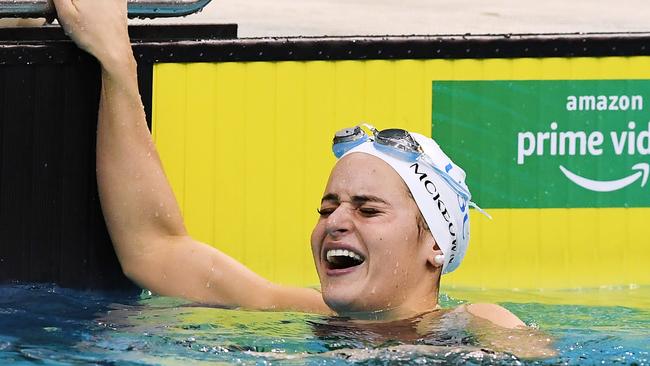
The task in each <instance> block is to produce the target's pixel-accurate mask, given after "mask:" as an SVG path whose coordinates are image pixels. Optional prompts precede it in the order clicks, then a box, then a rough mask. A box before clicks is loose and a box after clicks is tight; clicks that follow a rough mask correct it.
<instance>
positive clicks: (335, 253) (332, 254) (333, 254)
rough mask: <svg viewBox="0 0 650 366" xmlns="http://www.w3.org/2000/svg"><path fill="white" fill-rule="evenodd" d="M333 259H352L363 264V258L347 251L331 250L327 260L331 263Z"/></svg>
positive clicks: (328, 252)
mask: <svg viewBox="0 0 650 366" xmlns="http://www.w3.org/2000/svg"><path fill="white" fill-rule="evenodd" d="M332 257H350V258H354V259H356V260H358V261H359V262H363V258H361V256H360V255H358V254H357V253H355V252H352V251H349V250H346V249H330V250H328V251H327V260H328V261H329V260H330V259H331V258H332Z"/></svg>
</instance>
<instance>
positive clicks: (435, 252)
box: [427, 238, 445, 270]
mask: <svg viewBox="0 0 650 366" xmlns="http://www.w3.org/2000/svg"><path fill="white" fill-rule="evenodd" d="M431 239H432V240H433V245H430V246H429V249H428V253H427V262H428V263H429V264H430V265H431V266H432V267H433V268H435V269H436V270H438V269H442V265H443V263H444V262H445V259H444V258H445V256H444V254H443V253H442V250H440V247H439V246H438V244H437V243H436V241H435V239H433V238H431Z"/></svg>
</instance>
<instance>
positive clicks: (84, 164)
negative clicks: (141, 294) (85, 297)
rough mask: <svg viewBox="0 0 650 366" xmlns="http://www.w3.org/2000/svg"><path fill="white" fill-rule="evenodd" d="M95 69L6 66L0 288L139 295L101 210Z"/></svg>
mask: <svg viewBox="0 0 650 366" xmlns="http://www.w3.org/2000/svg"><path fill="white" fill-rule="evenodd" d="M89 61H90V60H88V59H87V58H82V59H80V60H78V62H75V63H68V64H45V65H43V64H35V65H13V64H3V65H0V238H1V239H0V281H9V280H20V281H34V282H56V283H58V284H60V285H62V286H73V287H102V288H120V287H130V284H129V282H128V280H126V278H125V277H124V276H123V275H122V273H121V271H120V268H119V264H118V263H117V259H116V257H115V254H114V252H113V248H112V245H111V243H110V239H109V237H108V234H107V232H106V228H105V226H104V220H103V216H102V214H101V210H100V207H99V200H98V195H97V186H96V182H95V179H94V176H95V146H94V140H95V134H96V120H97V106H98V100H99V73H98V66H97V64H96V63H94V62H89Z"/></svg>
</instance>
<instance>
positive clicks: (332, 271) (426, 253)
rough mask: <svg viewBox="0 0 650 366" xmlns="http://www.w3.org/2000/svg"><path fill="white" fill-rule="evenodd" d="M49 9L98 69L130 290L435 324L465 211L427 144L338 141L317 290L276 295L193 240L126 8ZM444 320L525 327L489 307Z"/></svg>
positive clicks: (460, 189)
mask: <svg viewBox="0 0 650 366" xmlns="http://www.w3.org/2000/svg"><path fill="white" fill-rule="evenodd" d="M54 3H55V6H56V9H57V13H58V19H59V22H60V23H61V24H62V26H63V27H64V29H65V31H66V33H67V34H68V35H69V36H70V37H71V38H72V39H73V41H74V42H75V43H76V44H77V45H78V46H79V47H80V48H81V49H83V50H85V51H87V52H88V53H90V54H91V55H93V56H94V57H95V58H97V60H98V61H99V63H100V64H101V76H102V89H101V100H100V106H99V114H98V115H99V118H98V119H99V121H98V130H97V157H96V159H97V182H98V187H99V194H100V199H101V205H102V210H103V213H104V217H105V220H106V225H107V228H108V231H109V233H110V236H111V239H112V242H113V245H114V248H115V251H116V253H117V256H118V259H119V261H120V264H121V266H122V270H123V271H124V273H125V274H126V275H127V276H128V277H129V278H130V279H131V280H133V281H134V282H135V283H137V284H138V285H140V286H141V287H144V288H148V289H150V290H151V291H153V292H154V293H157V294H160V295H165V296H174V297H182V298H185V299H188V300H191V301H195V302H199V303H203V304H212V305H217V306H224V307H231V308H244V309H253V310H275V311H301V312H309V313H317V314H324V315H339V316H345V317H349V318H353V319H359V320H362V321H368V320H370V321H375V320H381V321H397V320H403V319H412V318H416V317H420V318H423V319H424V318H432V319H436V318H438V317H437V316H432V317H431V316H427V314H433V313H436V312H438V311H441V310H439V305H438V290H439V283H440V277H441V275H442V274H443V273H446V272H450V271H452V270H453V269H454V268H456V267H457V266H458V264H459V263H460V261H461V260H462V257H463V255H464V251H465V249H466V247H467V241H468V240H469V232H468V231H467V230H468V228H469V226H468V225H469V222H468V216H466V213H467V209H468V205H470V204H471V203H470V196H469V191H468V190H467V187H466V186H465V185H464V173H463V172H462V170H461V169H460V167H458V166H456V165H455V164H453V163H452V162H451V160H449V158H448V157H447V156H446V155H445V154H444V153H443V152H442V151H441V150H440V149H439V147H438V146H437V144H436V143H435V142H434V141H433V140H431V139H429V138H426V137H424V136H421V135H417V134H408V133H407V132H406V131H402V130H385V131H377V130H374V129H369V130H368V131H367V132H365V133H362V130H361V129H354V128H353V129H349V130H345V131H342V132H340V133H339V134H338V136H337V138H338V140H337V141H336V142H338V143H337V144H336V145H335V147H336V150H337V155H341V158H340V159H339V160H338V162H337V163H336V165H335V166H334V168H333V170H332V172H331V175H330V177H329V181H328V183H327V186H326V187H325V192H324V195H323V197H322V203H321V207H320V209H319V212H320V217H319V219H318V222H317V223H316V226H315V228H314V230H313V233H312V236H311V247H312V251H313V255H314V261H315V264H316V269H317V272H318V275H319V278H320V281H321V291H317V290H315V289H309V288H297V287H290V286H283V285H279V284H275V283H272V282H270V281H268V280H266V279H264V278H262V277H260V276H258V275H257V274H255V273H253V272H252V271H251V270H250V269H248V268H246V267H245V266H244V265H243V264H241V263H239V262H237V261H236V260H234V259H233V258H230V257H229V256H227V255H225V254H224V253H222V252H221V251H219V250H218V249H215V248H213V247H211V246H209V245H207V244H204V243H200V242H198V241H196V240H194V239H193V238H192V237H191V236H190V235H189V234H188V232H187V230H186V228H185V226H184V223H183V218H182V216H181V213H180V209H179V207H178V204H177V202H176V199H175V197H174V194H173V192H172V189H171V187H170V185H169V183H168V181H167V178H166V176H165V173H164V171H163V168H162V165H161V163H160V160H159V158H158V154H157V151H156V148H155V146H154V143H153V141H152V139H151V134H150V132H149V130H148V128H147V124H146V122H145V114H144V110H143V107H142V104H141V100H140V95H139V91H138V83H137V73H136V61H135V58H134V57H133V53H132V50H131V44H130V40H129V36H128V33H127V17H126V1H125V0H54ZM364 134H365V136H364ZM323 138H326V137H323ZM356 138H359V139H360V140H355V139H356ZM409 139H411V140H409ZM414 141H415V142H417V143H419V144H420V145H421V147H422V148H423V149H424V150H425V152H426V153H427V156H428V159H430V160H433V161H432V162H431V163H433V164H429V163H423V164H421V165H419V166H415V167H413V164H412V163H410V162H408V161H407V160H408V159H407V160H405V159H404V158H403V157H399V156H397V155H399V154H397V155H395V154H393V153H394V152H398V149H395V147H394V146H393V145H394V144H395V143H396V142H401V143H413V145H415V143H414ZM391 151H392V152H393V153H391ZM407 152H408V151H407ZM434 165H435V167H437V168H438V169H437V170H436V168H434ZM459 182H460V183H459ZM224 209H226V210H227V209H228V208H224ZM453 312H462V313H465V314H471V315H472V316H473V317H475V318H476V319H480V320H481V321H486V322H489V323H490V324H492V325H495V326H498V327H501V328H510V329H515V328H519V329H526V326H525V324H524V323H523V322H522V321H521V320H520V319H519V318H517V317H516V316H515V315H514V314H512V313H511V312H509V311H508V310H506V309H505V308H503V307H501V306H498V305H495V304H472V305H464V306H461V307H459V308H457V309H454V310H453ZM419 326H421V325H419ZM424 328H426V326H424ZM527 334H529V333H527ZM504 342H506V343H507V341H504ZM491 343H492V344H498V342H491ZM504 348H507V346H504Z"/></svg>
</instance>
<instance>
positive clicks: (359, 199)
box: [320, 193, 390, 206]
mask: <svg viewBox="0 0 650 366" xmlns="http://www.w3.org/2000/svg"><path fill="white" fill-rule="evenodd" d="M325 201H333V202H336V203H340V202H341V197H339V195H338V194H336V193H328V194H326V195H324V196H323V198H322V199H321V201H320V202H321V203H323V202H325ZM351 202H352V203H353V204H355V205H361V204H364V203H366V202H377V203H383V204H385V205H389V206H390V204H389V203H388V202H386V200H384V199H382V198H379V197H377V196H373V195H370V194H363V195H358V196H352V200H351Z"/></svg>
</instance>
